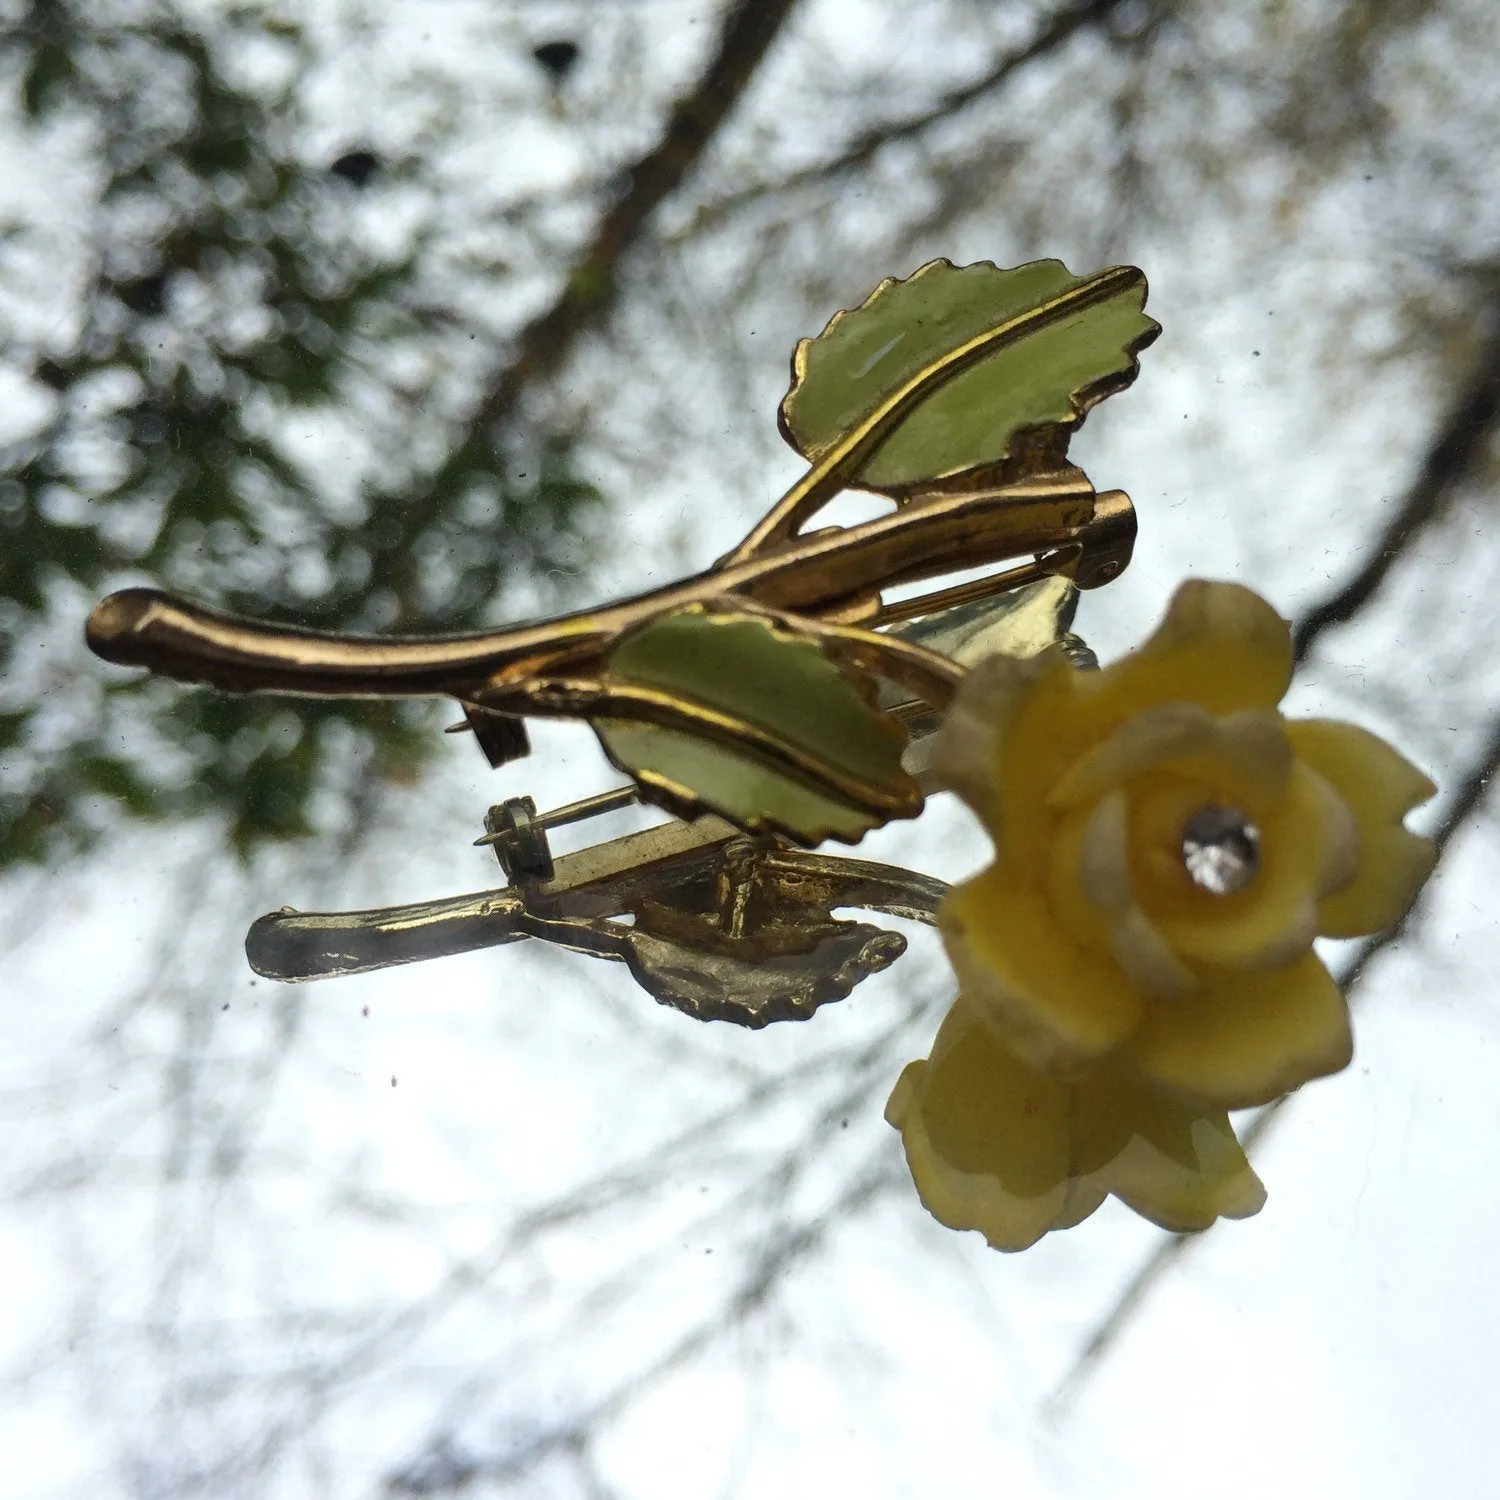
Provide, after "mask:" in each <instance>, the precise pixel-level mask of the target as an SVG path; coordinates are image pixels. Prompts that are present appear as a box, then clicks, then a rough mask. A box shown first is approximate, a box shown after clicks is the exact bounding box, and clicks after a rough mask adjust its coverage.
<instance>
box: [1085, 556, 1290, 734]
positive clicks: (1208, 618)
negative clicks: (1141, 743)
mask: <svg viewBox="0 0 1500 1500" xmlns="http://www.w3.org/2000/svg"><path fill="white" fill-rule="evenodd" d="M1081 675H1083V676H1084V677H1085V679H1086V680H1085V682H1084V684H1083V685H1082V690H1083V693H1084V695H1085V696H1086V699H1087V703H1088V711H1089V713H1090V714H1091V715H1093V716H1095V721H1096V723H1100V724H1103V723H1105V722H1110V723H1123V722H1124V721H1125V719H1126V718H1127V717H1128V716H1129V715H1131V714H1133V713H1138V712H1139V711H1140V710H1141V709H1143V708H1147V707H1149V706H1151V705H1153V704H1158V703H1196V704H1199V705H1201V706H1202V707H1203V708H1205V709H1207V710H1208V712H1209V713H1211V714H1215V715H1217V714H1228V713H1232V712H1234V711H1235V710H1236V709H1243V708H1260V709H1267V708H1275V706H1276V705H1277V704H1278V703H1279V702H1280V701H1281V699H1282V696H1283V694H1285V692H1286V690H1287V687H1288V685H1289V684H1290V682H1291V678H1292V637H1291V629H1290V627H1289V626H1288V625H1287V622H1286V621H1285V620H1283V619H1282V618H1281V616H1280V615H1278V614H1277V613H1276V611H1275V610H1274V609H1272V608H1271V606H1270V605H1269V604H1267V603H1266V601H1265V600H1264V599H1262V598H1261V597H1260V596H1259V595H1258V594H1255V593H1253V592H1251V590H1249V589H1247V588H1243V587H1241V586H1240V585H1239V584H1237V583H1211V582H1209V581H1208V580H1206V579H1201V578H1195V579H1189V580H1188V582H1186V583H1184V584H1183V585H1182V587H1181V588H1179V589H1178V590H1177V592H1176V594H1174V595H1173V596H1172V602H1171V603H1170V604H1169V605H1168V606H1167V613H1166V617H1165V618H1164V619H1163V620H1162V622H1161V624H1160V625H1159V626H1157V628H1156V631H1155V633H1154V634H1153V635H1152V636H1151V637H1150V638H1149V639H1148V640H1147V641H1145V643H1144V644H1142V645H1141V646H1139V647H1137V649H1136V650H1134V651H1132V652H1131V653H1130V654H1129V655H1128V656H1124V657H1122V658H1121V659H1120V660H1119V661H1116V662H1112V663H1111V664H1110V665H1109V666H1107V667H1106V668H1105V669H1104V670H1103V671H1102V672H1097V673H1092V674H1081Z"/></svg>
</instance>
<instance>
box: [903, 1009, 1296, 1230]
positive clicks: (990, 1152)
mask: <svg viewBox="0 0 1500 1500" xmlns="http://www.w3.org/2000/svg"><path fill="white" fill-rule="evenodd" d="M885 1114H886V1119H887V1120H889V1121H890V1122H891V1124H892V1125H894V1126H896V1127H897V1129H899V1130H900V1131H901V1136H902V1141H903V1143H904V1144H905V1147H906V1159H907V1162H908V1164H909V1165H910V1167H911V1173H912V1177H913V1179H914V1180H915V1182H916V1185H917V1191H918V1193H919V1194H920V1195H921V1198H922V1202H923V1203H924V1204H925V1205H926V1206H927V1209H928V1211H929V1212H930V1213H931V1214H932V1215H933V1217H934V1218H936V1219H937V1220H938V1221H939V1222H940V1223H942V1224H946V1225H947V1226H948V1227H949V1228H950V1229H977V1230H979V1231H980V1232H981V1233H982V1234H983V1235H984V1237H985V1239H987V1240H988V1241H989V1243H990V1244H991V1245H992V1246H993V1247H994V1248H995V1249H997V1250H1024V1249H1026V1248H1027V1247H1028V1246H1030V1245H1033V1244H1035V1243H1036V1241H1037V1240H1039V1239H1040V1238H1041V1237H1042V1235H1044V1234H1046V1233H1047V1232H1048V1230H1052V1229H1067V1228H1070V1227H1071V1226H1072V1225H1074V1224H1077V1223H1080V1222H1081V1221H1082V1220H1084V1219H1086V1218H1087V1217H1088V1216H1089V1215H1090V1214H1091V1213H1093V1211H1094V1210H1095V1209H1096V1208H1098V1207H1099V1205H1100V1204H1101V1203H1102V1202H1103V1201H1104V1199H1105V1198H1106V1196H1108V1195H1109V1194H1110V1193H1114V1194H1115V1195H1116V1196H1117V1197H1118V1198H1120V1199H1121V1200H1122V1201H1123V1202H1125V1203H1127V1204H1128V1205H1129V1206H1130V1207H1131V1208H1133V1209H1135V1211H1136V1212H1137V1213H1140V1214H1143V1215H1145V1217H1147V1218H1148V1219H1152V1220H1154V1221H1155V1222H1156V1223H1158V1224H1160V1225H1161V1226H1162V1227H1163V1228H1166V1229H1176V1230H1189V1229H1206V1228H1208V1226H1209V1225H1210V1224H1212V1223H1213V1222H1214V1220H1215V1219H1216V1218H1218V1217H1220V1216H1224V1217H1226V1218H1233V1219H1239V1218H1244V1217H1246V1216H1247V1215H1249V1214H1253V1213H1255V1212H1256V1211H1257V1210H1259V1208H1260V1207H1261V1205H1262V1204H1263V1203H1264V1202H1265V1198H1266V1194H1265V1189H1264V1188H1263V1187H1262V1186H1261V1183H1260V1179H1259V1178H1258V1177H1257V1176H1256V1175H1255V1173H1254V1172H1253V1171H1252V1170H1251V1168H1250V1163H1249V1162H1248V1161H1246V1160H1245V1153H1244V1152H1243V1151H1242V1150H1241V1149H1240V1145H1239V1142H1238V1141H1237V1140H1236V1139H1235V1136H1234V1131H1233V1129H1232V1128H1231V1126H1230V1124H1229V1118H1228V1116H1227V1115H1226V1114H1225V1113H1224V1112H1223V1111H1222V1110H1209V1109H1204V1108H1201V1107H1193V1106H1190V1105H1186V1104H1184V1103H1182V1102H1181V1101H1180V1100H1178V1099H1176V1098H1174V1097H1172V1096H1169V1095H1166V1094H1164V1093H1162V1092H1160V1091H1159V1090H1153V1089H1151V1088H1149V1087H1148V1086H1146V1085H1145V1084H1144V1083H1143V1082H1142V1081H1141V1079H1140V1078H1139V1077H1138V1076H1137V1075H1136V1073H1135V1071H1134V1070H1133V1069H1132V1068H1131V1067H1130V1066H1129V1065H1128V1064H1127V1063H1123V1062H1120V1061H1111V1062H1109V1063H1106V1064H1105V1065H1104V1066H1102V1067H1100V1068H1098V1069H1096V1070H1095V1071H1093V1072H1092V1073H1090V1074H1088V1075H1087V1076H1086V1077H1084V1078H1082V1079H1078V1080H1069V1079H1064V1078H1059V1077H1057V1076H1056V1075H1054V1074H1051V1073H1042V1072H1039V1071H1038V1070H1037V1069H1035V1068H1032V1067H1029V1066H1028V1065H1027V1064H1026V1063H1025V1062H1023V1061H1022V1060H1021V1059H1020V1058H1019V1057H1017V1056H1016V1055H1015V1054H1014V1053H1012V1052H1010V1051H1008V1050H1007V1049H1006V1048H1005V1047H1004V1046H1003V1045H1002V1044H1001V1042H1000V1041H999V1039H998V1038H997V1037H996V1036H995V1033H994V1031H993V1030H992V1029H991V1028H990V1027H989V1026H987V1025H986V1024H985V1022H984V1020H983V1019H982V1018H981V1017H980V1015H979V1013H978V1011H977V1009H976V1008H975V1007H974V1006H973V1005H971V1004H970V1003H969V1002H968V1001H966V1000H965V999H964V998H963V997H962V996H961V997H960V998H959V1000H958V1002H957V1003H956V1004H955V1005H954V1007H953V1008H952V1010H950V1011H949V1012H948V1016H947V1019H946V1020H945V1021H944V1022H943V1024H942V1026H941V1027H940V1028H939V1030H938V1034H937V1040H936V1041H935V1042H934V1043H933V1047H932V1056H931V1057H930V1058H928V1059H927V1061H926V1062H914V1063H910V1064H908V1065H907V1068H906V1070H905V1071H904V1072H903V1073H902V1075H901V1077H900V1080H899V1081H898V1082H897V1084H896V1088H895V1091H894V1092H893V1093H892V1094H891V1100H890V1103H889V1104H888V1105H887V1106H886V1112H885Z"/></svg>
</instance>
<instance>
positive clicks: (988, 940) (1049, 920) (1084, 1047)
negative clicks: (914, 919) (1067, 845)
mask: <svg viewBox="0 0 1500 1500" xmlns="http://www.w3.org/2000/svg"><path fill="white" fill-rule="evenodd" d="M938 925H939V927H940V928H941V929H942V933H943V939H944V942H945V943H946V944H947V948H948V957H949V958H950V960H951V961H952V963H953V968H954V970H955V972H956V973H957V974H958V981H959V985H960V987H961V988H962V990H963V991H964V993H965V995H966V996H967V997H968V999H969V1001H970V1002H972V1004H973V1006H974V1008H975V1010H976V1011H977V1012H978V1013H980V1014H981V1015H982V1016H983V1017H984V1020H985V1021H986V1022H987V1023H988V1024H989V1025H990V1026H991V1027H992V1028H993V1029H994V1030H995V1032H996V1034H997V1035H998V1036H999V1037H1000V1038H1001V1040H1002V1041H1004V1042H1005V1043H1006V1044H1007V1045H1008V1046H1010V1047H1012V1048H1014V1049H1015V1050H1016V1051H1017V1052H1019V1053H1020V1054H1021V1056H1022V1057H1023V1058H1024V1059H1025V1060H1026V1061H1028V1062H1029V1063H1031V1064H1032V1065H1034V1066H1035V1067H1038V1068H1043V1069H1046V1070H1048V1071H1050V1072H1067V1071H1069V1070H1071V1069H1076V1068H1078V1067H1080V1066H1082V1065H1084V1064H1086V1063H1088V1062H1089V1061H1090V1060H1091V1059H1093V1058H1096V1057H1099V1056H1100V1055H1102V1054H1103V1053H1106V1052H1109V1051H1111V1050H1112V1049H1113V1048H1115V1047H1117V1046H1118V1045H1119V1044H1120V1043H1121V1042H1122V1041H1123V1040H1124V1039H1125V1037H1126V1036H1128V1035H1129V1034H1130V1032H1131V1031H1132V1030H1134V1028H1135V1025H1136V1023H1137V1021H1138V1020H1139V1019H1140V1014H1141V1000H1140V996H1139V994H1138V993H1137V992H1136V991H1135V990H1134V989H1133V988H1132V987H1131V986H1130V984H1129V983H1128V982H1127V981H1126V980H1125V977H1124V975H1123V974H1121V972H1120V971H1119V969H1118V968H1117V967H1116V965H1115V964H1114V963H1113V962H1112V961H1111V960H1110V959H1109V958H1107V957H1104V956H1103V955H1101V954H1098V953H1095V952H1092V951H1091V950H1089V949H1087V948H1085V947H1083V946H1082V945H1081V944H1080V943H1079V942H1078V941H1076V940H1075V939H1074V938H1073V937H1071V936H1070V935H1069V934H1068V933H1066V932H1064V931H1063V930H1062V928H1061V927H1060V926H1059V925H1058V923H1057V921H1056V920H1055V918H1054V917H1053V915H1052V912H1051V910H1050V909H1049V908H1048V906H1047V903H1046V901H1045V900H1044V899H1043V898H1042V896H1041V894H1040V893H1039V892H1038V891H1036V890H1034V889H1032V888H1030V887H1029V886H1027V885H1025V884H1023V883H1022V882H1021V881H1020V880H1018V879H1015V878H1012V877H1010V876H1008V875H1006V874H1004V873H1002V871H1001V870H1000V868H999V867H998V866H992V867H991V868H990V869H988V870H985V871H984V872H983V873H981V874H979V875H977V876H975V878H974V879H973V880H970V881H968V882H967V883H966V884H964V885H961V886H959V887H958V888H957V889H956V890H955V891H954V892H953V893H952V895H950V896H949V897H948V899H947V900H946V901H945V902H944V903H943V905H942V907H941V909H940V910H939V912H938Z"/></svg>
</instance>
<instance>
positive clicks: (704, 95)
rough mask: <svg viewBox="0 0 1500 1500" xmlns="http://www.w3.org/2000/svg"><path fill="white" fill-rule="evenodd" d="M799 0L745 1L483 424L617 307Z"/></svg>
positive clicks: (495, 395)
mask: <svg viewBox="0 0 1500 1500" xmlns="http://www.w3.org/2000/svg"><path fill="white" fill-rule="evenodd" d="M794 3H795V0H738V3H737V4H736V5H735V6H734V7H733V9H732V10H731V11H730V12H729V15H728V17H727V18H726V20H725V22H724V30H723V34H722V36H721V37H720V39H719V49H718V52H717V53H716V54H715V56H714V59H713V61H712V62H711V63H710V64H709V65H708V68H707V69H706V70H705V71H704V73H703V75H702V77H701V78H700V79H699V80H698V82H697V84H696V85H695V87H694V88H693V89H692V91H691V92H690V93H688V94H686V95H684V96H683V98H681V99H680V100H679V101H678V102H677V106H676V108H675V109H673V111H672V115H671V118H670V119H669V120H668V121H667V127H666V130H665V131H664V132H663V134H662V138H661V140H660V141H659V142H657V144H656V145H655V146H654V147H652V149H651V150H650V151H648V152H647V153H646V155H645V156H643V157H642V158H641V159H640V160H639V161H638V162H637V163H636V164H635V166H634V167H632V168H630V170H629V172H628V186H627V187H626V189H625V191H624V192H623V193H622V194H621V195H620V197H619V198H618V199H617V200H616V202H615V203H614V204H613V205H612V206H611V207H610V209H609V210H608V212H606V213H605V215H604V217H603V218H602V219H601V220H600V221H599V226H598V228H597V229H596V230H595V231H594V238H593V241H592V242H591V243H590V245H589V247H588V249H587V250H586V251H584V253H583V255H582V257H581V258H580V259H579V261H578V264H577V265H576V266H574V268H573V270H572V272H571V273H570V274H569V276H568V279H567V282H566V283H565V284H564V286H563V289H562V292H561V294H560V295H559V296H558V299H557V301H556V302H554V303H553V304H552V306H551V307H549V308H548V309H547V311H546V312H544V313H542V314H541V315H540V316H539V317H537V318H535V319H534V320H533V321H532V322H530V323H528V324H527V325H526V327H525V328H523V329H522V330H521V332H520V334H519V335H518V336H517V338H516V343H515V352H514V353H513V354H512V356H511V358H510V361H509V363H508V364H507V365H506V366H505V367H504V369H502V370H501V372H500V374H499V376H498V378H497V379H496V381H495V383H494V385H493V386H492V387H491V389H490V391H489V393H488V395H487V396H486V397H485V398H484V401H483V402H482V403H481V405H480V408H479V412H478V422H479V424H480V425H482V426H491V425H493V424H495V423H497V422H501V421H503V420H504V419H505V418H506V417H508V416H510V415H511V413H512V412H513V411H514V410H515V409H516V406H517V404H518V403H519V401H520V400H521V398H522V396H524V395H525V393H526V392H527V390H528V389H530V388H531V387H532V386H533V385H534V384H535V383H536V382H537V381H538V380H542V379H545V378H546V377H547V376H548V375H551V374H552V373H553V372H554V371H555V370H556V369H558V367H559V366H560V365H561V364H562V363H563V361H564V360H565V359H566V358H567V356H568V355H569V354H570V353H571V352H572V349H573V346H574V345H575V344H576V343H577V341H578V338H579V335H580V334H582V333H584V332H586V331H587V330H588V329H590V328H593V327H595V326H597V325H598V323H599V322H600V321H601V319H602V318H603V317H604V316H605V314H606V313H607V312H608V311H609V309H610V307H611V306H612V305H613V303H614V300H615V294H616V280H615V277H616V273H617V271H618V270H619V266H620V262H621V261H622V260H623V259H624V257H625V255H626V254H627V252H628V251H629V250H630V249H631V248H632V247H633V246H634V245H635V244H636V242H637V241H638V240H639V239H640V236H641V231H642V230H643V229H644V228H645V226H646V223H647V221H648V220H649V219H650V218H651V215H652V214H653V213H655V212H656V210H657V208H658V207H660V205H661V203H662V200H663V199H664V198H666V197H667V195H668V194H669V193H671V192H672V191H673V189H675V188H676V187H677V185H678V184H679V183H680V182H681V181H682V179H683V178H684V177H685V176H686V175H687V173H688V172H689V171H690V170H691V169H692V167H693V166H694V165H695V164H696V163H697V161H698V159H699V158H700V157H701V156H702V155H703V152H704V150H705V149H706V148H707V146H708V144H709V142H710V141H711V140H712V139H713V137H714V134H715V132H716V131H717V130H718V128H719V126H720V125H721V124H722V123H723V121H724V119H725V117H726V116H727V115H728V114H729V112H730V110H731V109H732V108H733V107H734V105H735V104H736V102H737V101H738V100H739V97H740V95H741V94H743V93H744V91H745V89H746V87H747V86H748V85H749V83H750V80H751V79H752V78H753V77H754V76H755V72H756V69H757V68H758V67H759V66H760V62H761V59H762V58H763V57H764V56H765V54H766V51H767V49H768V48H769V47H770V45H771V43H772V42H773V41H774V40H775V38H776V34H777V32H778V31H780V29H781V26H782V23H783V22H784V21H785V20H786V18H787V16H788V15H789V14H790V12H791V10H792V6H793V4H794Z"/></svg>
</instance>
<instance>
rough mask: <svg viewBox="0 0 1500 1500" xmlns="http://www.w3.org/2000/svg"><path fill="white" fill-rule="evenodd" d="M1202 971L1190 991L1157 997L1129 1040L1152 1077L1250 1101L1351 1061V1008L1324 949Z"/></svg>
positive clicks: (1208, 1096)
mask: <svg viewBox="0 0 1500 1500" xmlns="http://www.w3.org/2000/svg"><path fill="white" fill-rule="evenodd" d="M1202 978H1203V985H1202V988H1201V989H1200V990H1199V991H1198V993H1197V994H1196V995H1194V996H1192V997H1191V998H1189V999H1187V1000H1182V1001H1178V1002H1177V1003H1175V1004H1173V1005H1153V1006H1151V1007H1150V1009H1149V1011H1148V1012H1147V1014H1146V1016H1145V1019H1144V1020H1143V1022H1142V1024H1141V1027H1140V1029H1139V1030H1138V1031H1137V1032H1136V1033H1135V1035H1134V1036H1133V1037H1132V1038H1131V1039H1130V1044H1129V1050H1130V1053H1131V1055H1132V1056H1133V1057H1134V1058H1135V1062H1136V1066H1137V1067H1138V1068H1139V1069H1140V1070H1141V1072H1142V1073H1143V1074H1144V1075H1145V1076H1146V1077H1147V1078H1148V1079H1149V1080H1151V1081H1152V1082H1155V1083H1159V1084H1162V1085H1163V1086H1165V1087H1166V1088H1169V1089H1174V1090H1176V1091H1178V1092H1179V1093H1182V1094H1184V1095H1189V1096H1191V1097H1194V1098H1197V1099H1202V1100H1205V1101H1208V1102H1211V1103H1214V1104H1217V1105H1219V1106H1220V1107H1221V1108H1223V1109H1242V1108H1246V1107H1248V1106H1250V1105H1253V1104H1267V1103H1269V1102H1270V1101H1271V1100H1272V1099H1275V1098H1277V1097H1278V1096H1279V1095H1281V1094H1285V1093H1290V1092H1291V1090H1293V1089H1295V1088H1298V1087H1300V1086H1301V1085H1302V1084H1304V1083H1306V1082H1308V1080H1309V1079H1312V1078H1321V1077H1322V1076H1323V1075H1325V1074H1327V1073H1337V1072H1338V1071H1339V1069H1340V1068H1343V1067H1346V1066H1347V1065H1348V1063H1349V1059H1350V1057H1351V1055H1352V1053H1353V1046H1354V1043H1353V1038H1352V1037H1351V1035H1350V1032H1349V1007H1348V1006H1347V1005H1346V1004H1345V1002H1344V997H1343V995H1342V994H1340V993H1339V988H1338V986H1337V985H1336V984H1335V983H1334V982H1333V977H1332V976H1331V975H1330V974H1329V972H1328V970H1327V969H1325V968H1324V967H1323V964H1322V962H1321V961H1320V960H1319V959H1318V957H1317V956H1316V955H1315V954H1313V953H1308V954H1306V955H1305V956H1304V957H1302V958H1299V959H1298V960H1297V961H1296V962H1295V963H1292V964H1288V965H1287V966H1286V967H1285V968H1281V969H1263V970H1233V969H1219V970H1211V971H1205V972H1204V974H1203V976H1202Z"/></svg>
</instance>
